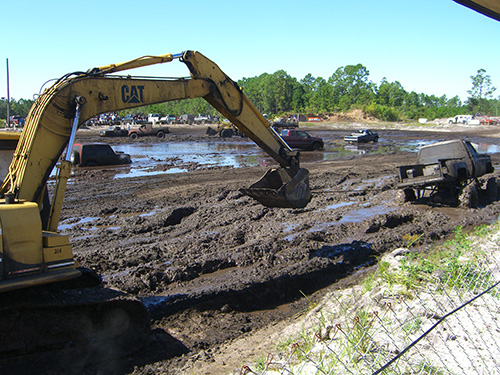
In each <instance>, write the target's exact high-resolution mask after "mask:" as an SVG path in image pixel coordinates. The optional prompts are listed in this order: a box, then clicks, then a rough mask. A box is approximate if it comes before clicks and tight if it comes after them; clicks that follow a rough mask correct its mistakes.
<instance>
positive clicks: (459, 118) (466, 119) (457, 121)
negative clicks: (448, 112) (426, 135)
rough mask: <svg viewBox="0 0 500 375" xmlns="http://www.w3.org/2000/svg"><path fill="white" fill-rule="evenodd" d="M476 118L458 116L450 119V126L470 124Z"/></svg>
mask: <svg viewBox="0 0 500 375" xmlns="http://www.w3.org/2000/svg"><path fill="white" fill-rule="evenodd" d="M473 118H474V116H472V115H457V116H455V117H450V118H449V119H448V121H447V122H448V124H468V123H469V122H470V121H471V120H472V119H473Z"/></svg>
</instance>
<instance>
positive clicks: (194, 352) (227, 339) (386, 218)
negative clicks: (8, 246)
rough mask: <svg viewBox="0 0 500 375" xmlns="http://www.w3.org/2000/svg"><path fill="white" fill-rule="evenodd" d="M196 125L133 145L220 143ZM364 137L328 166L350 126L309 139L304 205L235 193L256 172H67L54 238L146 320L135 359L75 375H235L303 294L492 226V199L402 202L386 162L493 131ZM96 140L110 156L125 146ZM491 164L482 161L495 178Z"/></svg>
mask: <svg viewBox="0 0 500 375" xmlns="http://www.w3.org/2000/svg"><path fill="white" fill-rule="evenodd" d="M353 126H355V125H353ZM358 126H359V124H358ZM205 129H206V128H204V127H193V128H176V127H171V130H172V133H171V134H169V135H167V137H166V138H165V139H164V140H157V139H155V138H152V137H151V138H143V139H139V140H138V142H141V143H145V144H148V143H152V142H154V143H161V142H169V143H172V142H181V141H186V140H189V141H195V142H226V140H223V139H220V138H213V137H212V138H209V137H208V136H206V135H205ZM372 129H374V130H377V131H378V132H379V134H380V136H381V141H380V142H379V144H377V145H367V146H365V147H366V149H365V150H361V151H360V152H352V153H350V154H348V155H342V156H340V157H339V158H336V159H333V160H324V158H323V157H322V155H323V153H325V152H327V151H328V149H329V148H331V147H333V146H335V145H341V144H343V141H342V138H343V136H344V135H345V134H347V133H349V132H350V131H352V127H350V126H348V125H346V126H345V127H343V128H338V127H335V126H330V127H328V126H324V127H321V128H319V127H315V128H309V129H307V130H308V131H309V132H310V133H311V134H312V135H318V136H321V137H323V139H324V140H325V144H326V146H325V151H314V152H303V153H302V155H303V157H302V166H303V167H305V168H307V169H309V171H310V185H311V189H312V193H313V198H312V201H311V202H310V204H309V205H308V206H307V207H306V208H304V209H278V208H266V207H263V206H261V205H260V204H258V203H257V202H255V201H253V200H252V199H251V198H249V197H246V196H243V195H242V194H241V193H240V192H239V191H238V189H239V188H241V187H248V186H249V185H250V184H251V183H253V182H254V181H256V180H257V179H259V178H260V177H261V176H262V175H263V174H264V172H265V171H266V170H267V168H266V167H265V166H252V167H243V168H232V167H217V166H213V165H212V166H209V167H206V166H200V165H198V164H196V163H189V164H186V165H184V166H183V167H184V168H185V169H187V170H189V171H188V172H186V173H177V174H176V173H168V174H167V173H159V174H153V173H151V174H150V175H144V176H139V177H126V178H119V179H118V178H115V175H116V170H115V169H114V168H75V170H74V172H73V175H72V178H71V180H70V183H69V186H68V190H67V194H66V197H65V202H64V208H63V213H62V218H61V227H60V229H61V230H62V231H63V232H64V233H68V234H69V235H70V240H71V242H72V245H73V248H74V253H75V256H76V258H77V260H78V262H79V263H80V264H81V265H82V266H84V267H88V268H91V269H93V270H95V271H97V272H98V273H99V274H100V275H102V277H103V279H104V283H105V285H106V286H107V287H112V288H118V289H121V290H124V291H126V292H128V293H130V294H132V295H135V296H138V297H139V298H140V299H141V300H142V301H143V302H144V303H145V304H146V306H147V307H148V310H149V313H150V316H151V320H152V333H151V338H150V342H149V344H148V345H147V346H146V347H144V348H142V349H139V351H138V352H137V353H136V354H134V355H133V356H131V357H129V358H126V359H120V360H117V361H116V362H112V363H110V362H106V363H102V364H99V365H98V366H95V365H94V366H91V367H89V368H79V369H78V371H75V373H83V372H87V373H102V374H104V373H105V374H158V373H166V374H180V373H183V374H184V373H186V374H223V373H232V372H233V371H236V373H239V369H240V368H241V365H242V364H245V363H249V362H250V360H251V359H252V356H260V355H262V353H267V352H266V351H265V347H263V342H264V341H265V340H264V338H265V336H266V335H267V334H266V333H265V332H269V330H273V327H276V328H275V329H280V327H282V325H283V324H285V323H286V322H287V321H289V320H290V319H293V317H294V316H295V315H296V314H297V313H299V312H300V311H303V310H304V309H305V308H306V307H307V305H308V301H307V300H306V299H305V298H303V295H307V296H308V298H309V299H311V300H314V299H315V298H318V297H319V296H320V295H321V293H322V291H323V290H324V289H325V288H327V287H334V286H335V285H336V284H337V283H339V282H342V283H346V282H355V280H356V277H357V276H356V275H357V272H358V271H359V270H360V269H362V268H364V267H370V266H371V265H373V264H374V261H375V259H376V257H377V256H378V255H380V254H382V253H384V252H386V251H390V250H393V249H394V248H396V247H399V246H404V245H405V244H406V242H405V240H404V236H405V235H413V234H417V235H421V234H423V236H422V238H421V244H420V245H421V248H422V249H424V248H425V246H426V245H428V244H429V243H431V241H435V240H441V239H444V238H446V236H447V235H449V234H450V233H451V232H452V231H453V230H454V229H455V227H457V226H465V227H466V226H468V225H477V224H480V223H485V222H486V223H487V222H492V221H493V220H495V219H496V218H498V215H499V213H500V203H499V202H483V203H482V205H481V207H480V208H477V209H464V208H458V207H442V206H431V205H427V204H412V203H404V204H403V195H402V192H400V191H398V190H396V189H395V188H394V186H395V183H396V172H397V166H399V165H404V164H412V163H413V162H414V161H415V157H416V155H415V153H412V152H408V151H405V150H404V148H403V149H402V148H401V147H396V143H397V144H399V145H400V144H405V143H407V144H410V143H412V142H419V141H420V140H422V139H425V140H428V141H439V140H444V139H452V138H463V137H468V138H469V139H470V140H472V141H473V142H476V143H486V144H492V145H496V144H498V138H497V137H498V131H497V130H496V128H493V127H490V128H488V127H474V128H459V131H453V132H452V131H450V129H449V128H443V129H439V131H431V130H429V129H427V130H416V131H403V130H397V129H393V130H391V129H385V128H384V129H375V127H374V126H372ZM93 141H99V142H102V141H103V138H99V137H98V136H97V135H96V134H95V132H93V131H91V130H83V131H79V133H78V135H77V142H93ZM105 141H106V142H108V143H110V144H111V145H112V146H114V147H115V148H117V149H119V147H117V146H120V145H123V144H125V143H127V142H130V141H129V140H128V139H126V138H122V139H118V138H116V139H111V138H106V139H105ZM231 142H242V143H243V142H247V141H246V140H243V139H240V138H232V139H231ZM255 147H257V146H255ZM381 149H383V152H375V150H381ZM499 155H500V154H498V153H493V154H492V155H491V156H492V159H493V161H494V165H495V168H496V169H497V171H496V172H495V176H496V177H499V176H500V165H499V160H500V156H499ZM265 164H269V163H268V162H267V161H266V162H265ZM271 166H272V164H271ZM171 167H172V160H156V163H155V166H154V167H153V168H152V170H154V171H157V172H158V171H168V170H169V169H170V168H171ZM120 168H122V167H120ZM488 177H490V176H488ZM483 182H484V181H483ZM242 338H245V340H241V339H242ZM238 339H240V340H238ZM236 340H238V341H236ZM235 342H240V343H242V344H239V346H238V345H234V343H235ZM231 343H233V345H232V346H230V345H231ZM253 359H255V358H253Z"/></svg>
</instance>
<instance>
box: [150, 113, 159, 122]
mask: <svg viewBox="0 0 500 375" xmlns="http://www.w3.org/2000/svg"><path fill="white" fill-rule="evenodd" d="M158 121H160V115H159V114H158V113H149V114H148V122H150V123H152V124H153V125H155V124H156V123H157V122H158Z"/></svg>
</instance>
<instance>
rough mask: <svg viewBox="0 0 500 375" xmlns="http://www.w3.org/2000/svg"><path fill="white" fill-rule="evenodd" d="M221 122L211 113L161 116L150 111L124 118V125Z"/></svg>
mask: <svg viewBox="0 0 500 375" xmlns="http://www.w3.org/2000/svg"><path fill="white" fill-rule="evenodd" d="M217 122H219V118H218V117H213V116H210V115H204V114H201V113H199V114H197V115H181V116H179V117H177V116H175V115H166V116H160V115H159V114H158V113H149V114H148V115H147V116H144V115H126V116H125V117H124V118H123V119H122V120H121V124H122V125H130V124H144V123H150V124H153V125H156V124H169V125H170V124H188V125H193V124H199V125H204V124H214V123H217Z"/></svg>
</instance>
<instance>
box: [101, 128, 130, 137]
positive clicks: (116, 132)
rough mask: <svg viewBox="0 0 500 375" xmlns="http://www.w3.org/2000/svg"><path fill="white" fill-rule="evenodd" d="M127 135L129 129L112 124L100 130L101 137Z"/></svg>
mask: <svg viewBox="0 0 500 375" xmlns="http://www.w3.org/2000/svg"><path fill="white" fill-rule="evenodd" d="M127 135H128V130H127V129H125V128H122V127H121V126H110V127H109V128H107V129H104V130H101V131H100V132H99V136H100V137H126V136H127Z"/></svg>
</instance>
